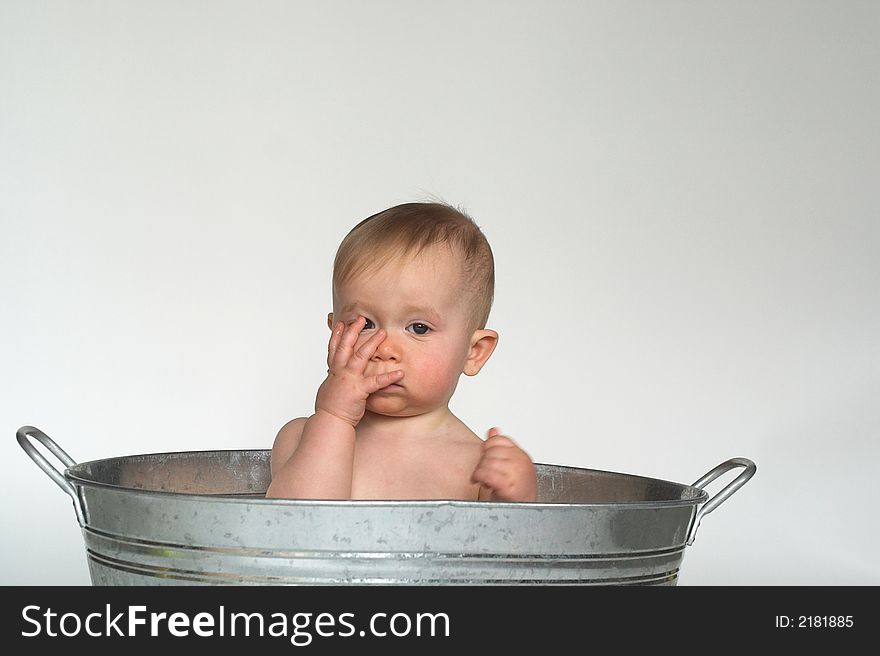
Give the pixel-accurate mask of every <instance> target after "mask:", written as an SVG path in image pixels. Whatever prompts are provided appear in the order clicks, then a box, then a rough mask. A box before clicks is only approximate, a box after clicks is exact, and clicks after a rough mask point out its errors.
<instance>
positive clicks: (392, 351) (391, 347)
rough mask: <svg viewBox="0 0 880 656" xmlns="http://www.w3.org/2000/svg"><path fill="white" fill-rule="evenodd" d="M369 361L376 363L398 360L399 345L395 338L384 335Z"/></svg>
mask: <svg viewBox="0 0 880 656" xmlns="http://www.w3.org/2000/svg"><path fill="white" fill-rule="evenodd" d="M371 359H372V360H376V361H385V360H400V345H399V344H398V342H397V340H396V339H395V338H393V337H391V336H390V335H387V334H386V336H385V339H383V340H382V343H381V344H379V347H378V348H377V349H376V352H375V353H374V354H373V357H372V358H371Z"/></svg>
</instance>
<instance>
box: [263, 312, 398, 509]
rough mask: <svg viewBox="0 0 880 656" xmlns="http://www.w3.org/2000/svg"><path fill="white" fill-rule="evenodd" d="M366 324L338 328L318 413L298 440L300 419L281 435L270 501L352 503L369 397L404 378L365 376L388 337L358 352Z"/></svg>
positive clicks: (366, 344)
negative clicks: (359, 429) (358, 436)
mask: <svg viewBox="0 0 880 656" xmlns="http://www.w3.org/2000/svg"><path fill="white" fill-rule="evenodd" d="M364 323H365V322H364V319H363V317H358V319H357V321H355V322H354V323H353V324H352V325H351V326H349V327H348V328H345V324H343V323H342V322H339V323H337V324H336V326H334V328H333V334H332V336H331V337H330V344H329V347H328V349H327V364H328V365H329V369H328V370H327V379H326V380H325V381H324V382H323V383H322V384H321V387H320V388H319V389H318V395H317V398H316V399H315V414H313V415H312V416H311V417H309V418H308V419H307V420H306V421H305V423H304V424H302V432H301V434H300V435H299V437H298V439H297V436H296V432H297V428H298V425H297V423H296V422H298V421H300V420H294V422H291V423H290V424H287V426H285V428H283V429H282V430H281V432H279V434H278V438H276V444H275V446H274V447H273V449H272V458H273V462H272V483H271V485H269V489H268V490H267V491H266V496H267V497H285V498H300V499H349V498H351V475H352V467H353V464H354V439H355V426H357V424H358V422H360V420H361V418H362V417H363V416H364V412H365V410H366V402H367V397H368V396H369V395H370V394H372V393H373V392H375V391H376V390H379V389H381V388H383V387H385V386H387V385H390V384H391V383H394V382H397V381H398V380H400V378H401V377H402V375H403V372H401V371H399V370H397V371H392V372H389V373H384V374H378V375H376V376H364V370H365V369H366V366H367V363H368V362H369V361H370V358H371V357H373V354H374V353H375V352H376V349H377V348H378V347H379V344H381V343H382V340H383V339H385V332H384V331H383V330H377V331H376V332H375V334H373V335H372V336H371V337H370V338H369V339H368V340H367V341H366V342H364V343H363V344H362V345H361V347H360V348H358V349H357V350H355V349H354V345H355V343H356V342H357V338H358V335H359V334H360V332H361V331H362V330H363V327H364ZM288 426H289V427H290V429H289V430H287V432H285V429H287V428H288ZM276 454H277V456H278V458H277V462H276ZM285 458H286V462H285V461H284V460H285Z"/></svg>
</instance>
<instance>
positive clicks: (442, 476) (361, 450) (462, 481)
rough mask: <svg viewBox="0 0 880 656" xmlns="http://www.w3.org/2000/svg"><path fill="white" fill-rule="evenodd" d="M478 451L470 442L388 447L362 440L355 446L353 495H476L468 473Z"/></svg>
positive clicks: (469, 498) (454, 497) (353, 496)
mask: <svg viewBox="0 0 880 656" xmlns="http://www.w3.org/2000/svg"><path fill="white" fill-rule="evenodd" d="M479 455H480V451H479V448H478V445H477V447H476V448H475V447H471V446H469V445H456V446H448V445H447V446H445V447H412V448H406V449H396V450H395V449H389V448H387V447H383V445H379V444H375V443H371V442H369V441H365V442H364V443H359V444H357V445H356V447H355V455H354V470H353V472H352V481H351V486H352V490H351V492H352V498H353V499H456V500H472V499H476V498H477V495H478V493H479V486H478V485H475V484H473V483H472V482H471V480H470V477H471V474H472V473H473V470H474V468H475V467H476V465H477V462H478V460H479Z"/></svg>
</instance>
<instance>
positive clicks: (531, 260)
mask: <svg viewBox="0 0 880 656" xmlns="http://www.w3.org/2000/svg"><path fill="white" fill-rule="evenodd" d="M878 26H880V9H878V4H877V3H875V2H833V3H831V2H808V1H796V2H795V1H791V2H763V1H761V2H759V1H755V2H729V1H728V2H697V1H694V2H649V1H643V2H624V1H619V0H618V1H609V2H586V1H583V0H577V1H571V2H561V1H558V0H556V1H548V0H540V1H539V0H534V1H528V2H527V1H511V0H504V1H496V2H487V1H479V2H475V1H473V0H460V1H452V2H441V3H438V2H435V1H423V0H419V1H413V0H394V1H392V0H386V1H379V0H369V1H364V2H360V1H354V0H352V1H335V2H334V1H330V2H320V3H316V2H293V1H278V2H267V1H259V2H245V1H242V2H195V1H182V0H175V1H168V2H44V1H36V0H34V1H21V2H10V1H9V0H2V1H0V220H2V224H0V230H2V232H0V282H2V288H0V290H2V291H0V293H2V295H0V312H2V316H0V373H2V376H0V385H2V388H0V428H2V431H4V432H5V439H3V440H2V463H3V475H2V477H0V478H2V485H3V488H2V498H3V504H2V505H3V511H2V513H3V514H2V526H3V537H2V543H0V550H2V551H0V555H2V558H0V582H2V583H4V584H87V583H88V582H89V579H88V570H87V566H86V561H85V552H84V549H83V543H82V537H81V534H80V532H79V528H78V526H77V524H76V520H75V517H74V513H73V508H72V505H71V502H70V500H69V499H68V498H67V497H66V496H65V495H64V494H63V493H62V492H61V491H60V490H59V489H58V488H57V487H56V486H55V485H54V483H52V482H51V481H50V480H49V478H48V477H47V476H45V475H44V474H43V473H42V472H41V471H39V470H38V469H37V467H36V466H35V465H34V464H33V463H32V462H31V461H30V460H29V459H28V458H27V457H26V455H25V454H24V453H23V452H22V451H21V450H20V449H19V447H18V445H17V444H16V442H15V440H14V437H13V435H14V433H15V430H16V429H17V428H18V427H19V426H21V425H25V424H32V425H35V426H38V427H39V428H41V429H43V430H44V431H46V432H47V433H48V434H49V435H50V436H51V437H53V438H54V439H55V440H57V441H58V442H59V444H61V446H62V447H63V448H65V449H66V450H67V451H68V452H69V453H70V454H71V455H72V456H73V457H74V458H75V459H76V460H77V461H85V460H93V459H101V458H107V457H111V456H116V455H127V454H137V453H149V452H157V451H178V450H179V451H185V450H199V449H214V448H217V449H248V448H269V447H270V446H271V443H272V440H273V438H274V436H275V433H276V431H277V430H278V428H279V427H280V426H281V425H282V424H283V423H284V422H285V421H287V420H288V419H290V418H292V417H295V416H300V415H306V414H309V413H310V412H311V409H312V406H313V402H314V393H315V390H316V389H317V386H318V384H319V383H320V381H321V380H322V379H323V375H324V369H325V365H324V356H325V349H326V341H327V337H328V330H327V327H326V313H327V312H328V311H329V309H330V282H329V279H330V267H331V263H332V258H333V255H334V253H335V249H336V247H337V245H338V243H339V241H340V240H341V239H342V237H343V236H344V235H345V233H346V232H347V231H348V230H349V229H350V228H351V227H352V226H353V225H354V224H355V223H357V222H358V221H360V220H361V219H362V218H364V217H366V216H368V215H370V214H373V213H374V212H376V211H379V210H381V209H384V208H386V207H389V206H391V205H395V204H397V203H400V202H406V201H413V200H425V199H430V198H441V199H444V200H446V201H448V202H450V203H452V204H455V205H460V206H462V207H463V208H464V209H465V210H466V211H468V212H469V213H470V214H472V216H473V217H474V218H475V219H476V221H477V222H478V223H479V224H480V226H481V227H482V228H483V229H484V231H485V233H486V235H487V236H488V238H489V240H490V242H491V244H492V246H493V249H494V252H495V258H496V266H497V296H496V305H495V308H494V310H493V314H492V317H491V321H490V327H493V328H495V329H496V330H498V331H499V333H500V335H501V340H500V344H499V347H498V349H497V350H496V352H495V354H494V355H493V357H492V359H491V360H490V362H489V363H488V365H487V366H486V368H485V369H484V370H483V372H481V373H480V375H479V376H477V377H476V378H466V377H463V378H462V381H461V384H460V385H459V391H458V392H457V394H456V396H455V397H454V398H453V411H454V412H456V413H457V414H458V415H459V416H460V417H461V418H462V419H463V420H464V421H465V422H466V423H468V424H469V425H470V426H471V427H472V428H473V429H474V430H475V431H477V432H478V433H480V434H483V433H484V432H485V430H486V429H488V428H489V427H490V426H492V425H496V424H497V425H500V426H501V427H502V429H504V431H505V432H507V433H508V434H510V435H512V436H513V437H514V438H516V439H517V440H519V441H520V442H521V444H522V445H523V446H524V447H525V448H526V450H527V451H529V453H530V454H531V455H532V456H533V458H534V459H535V460H537V461H540V462H551V463H558V464H569V465H574V466H580V467H591V468H597V469H606V470H611V471H618V472H625V473H634V474H643V475H648V476H655V477H658V478H664V479H668V480H672V481H676V482H681V483H691V482H693V481H694V480H696V479H697V478H699V477H700V476H701V475H702V474H704V473H705V472H706V471H708V470H709V469H711V468H712V467H713V466H715V465H716V464H718V463H720V462H722V461H724V460H726V459H728V458H730V457H733V456H745V457H748V458H751V459H753V460H754V461H755V462H756V463H757V464H758V473H757V474H756V476H755V477H754V478H753V479H752V480H751V481H750V482H749V483H748V484H747V485H746V486H745V487H743V488H742V489H741V490H740V491H739V492H737V493H736V494H735V495H734V496H733V497H732V498H731V499H730V500H728V501H727V502H726V503H725V504H724V505H722V506H721V507H720V508H719V509H718V510H716V511H715V512H714V513H713V514H711V515H709V516H708V517H707V518H706V519H705V520H704V521H703V524H702V526H701V528H700V531H699V534H698V536H697V540H696V542H695V543H694V545H693V546H691V547H688V549H687V551H686V555H685V558H684V561H683V564H682V571H681V578H680V584H681V585H704V584H724V585H736V584H771V585H781V584H788V585H806V584H821V585H824V584H874V585H876V584H880V561H878V558H877V554H878V547H880V532H878V525H877V524H878V523H877V510H876V509H877V501H878V483H877V479H878V467H880V457H878V456H880V447H878V437H880V409H878V408H880V403H878V398H880V373H878V372H880V346H878V336H880V263H878V261H880V258H878V247H880V219H878V217H880V213H878V209H880V203H878V195H877V191H876V189H877V186H876V183H877V180H878V179H880V175H878V174H880V167H878V162H880V158H878V152H880V148H878V147H880V143H878V141H880V140H878V134H880V133H878V127H880V126H878V117H880V88H878V79H880V76H878V72H880V71H878V68H880V47H878V31H880V30H878ZM723 482H724V481H720V482H716V484H714V485H715V486H716V487H712V486H710V491H714V490H716V489H720V487H721V486H722V483H723Z"/></svg>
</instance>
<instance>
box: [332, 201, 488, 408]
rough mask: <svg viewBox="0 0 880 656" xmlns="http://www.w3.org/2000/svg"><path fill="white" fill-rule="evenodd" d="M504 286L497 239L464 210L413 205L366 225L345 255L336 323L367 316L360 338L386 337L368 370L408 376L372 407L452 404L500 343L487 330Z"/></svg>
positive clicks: (339, 258)
mask: <svg viewBox="0 0 880 656" xmlns="http://www.w3.org/2000/svg"><path fill="white" fill-rule="evenodd" d="M494 287H495V268H494V261H493V258H492V250H491V248H490V247H489V243H488V242H487V241H486V238H485V236H484V235H483V233H482V231H481V230H480V229H479V227H477V225H476V224H475V223H474V222H473V220H471V219H470V218H469V217H468V216H466V215H465V214H463V213H462V212H460V211H458V210H456V209H455V208H452V207H450V206H447V205H443V204H439V203H407V204H404V205H398V206H396V207H392V208H390V209H387V210H384V211H383V212H379V213H378V214H375V215H373V216H371V217H369V218H367V219H364V220H363V221H361V222H360V223H359V224H358V225H356V226H355V227H354V228H353V229H352V230H351V231H350V232H349V233H348V235H347V236H346V237H345V239H343V241H342V243H341V244H340V246H339V249H338V251H337V253H336V259H335V261H334V265H333V312H332V313H331V314H330V315H329V316H328V325H329V326H330V327H331V328H332V326H333V325H334V323H335V322H336V321H343V322H345V323H346V324H351V323H353V322H354V321H355V320H356V319H357V317H358V316H363V317H365V318H366V324H365V325H364V329H363V331H362V333H361V337H360V338H359V340H358V343H359V344H360V343H361V342H363V341H365V340H366V339H369V336H370V335H371V334H372V332H373V331H375V330H377V329H379V328H381V329H383V330H384V331H385V333H386V337H385V339H384V340H383V341H382V343H381V344H380V345H379V347H378V349H377V351H376V353H375V355H374V356H373V357H372V358H371V360H370V362H369V363H368V366H367V371H366V372H365V373H366V374H367V375H373V374H378V373H386V372H389V371H394V370H397V369H400V370H402V371H403V372H404V377H403V378H402V379H401V380H400V384H399V385H391V386H389V388H384V389H383V390H380V391H379V392H376V393H374V394H372V395H371V396H370V399H369V400H368V403H367V408H368V409H370V410H372V411H374V412H378V413H380V414H387V415H398V416H401V415H411V414H418V413H423V412H427V411H430V410H432V409H435V408H438V407H442V406H443V405H444V404H445V403H448V401H449V398H450V397H451V396H452V393H453V392H454V390H455V387H456V385H457V382H458V378H459V376H460V375H461V374H462V373H465V374H467V375H469V376H473V375H475V374H476V373H477V372H478V371H479V370H480V369H481V368H482V366H483V364H485V362H486V360H488V358H489V356H490V355H491V354H492V351H493V350H494V348H495V344H496V343H497V340H498V335H497V333H495V331H492V330H487V329H486V328H485V326H486V322H487V320H488V317H489V311H490V309H491V307H492V298H493V294H494Z"/></svg>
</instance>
